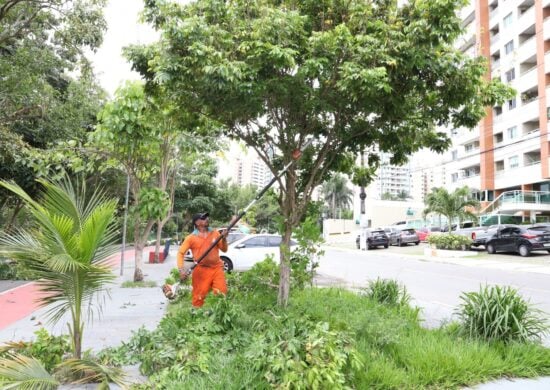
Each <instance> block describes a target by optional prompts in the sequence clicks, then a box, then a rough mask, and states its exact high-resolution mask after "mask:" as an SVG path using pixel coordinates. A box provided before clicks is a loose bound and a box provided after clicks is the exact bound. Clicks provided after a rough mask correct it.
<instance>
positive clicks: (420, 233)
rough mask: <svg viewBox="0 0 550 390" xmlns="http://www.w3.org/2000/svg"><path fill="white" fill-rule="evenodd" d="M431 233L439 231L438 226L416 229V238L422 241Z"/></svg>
mask: <svg viewBox="0 0 550 390" xmlns="http://www.w3.org/2000/svg"><path fill="white" fill-rule="evenodd" d="M433 233H438V234H439V233H441V228H440V227H438V226H432V227H421V228H420V229H416V235H417V236H418V239H419V240H420V241H422V242H424V241H426V240H427V239H428V236H429V235H430V234H433Z"/></svg>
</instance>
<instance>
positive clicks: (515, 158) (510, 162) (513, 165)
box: [508, 156, 519, 169]
mask: <svg viewBox="0 0 550 390" xmlns="http://www.w3.org/2000/svg"><path fill="white" fill-rule="evenodd" d="M508 166H509V167H510V169H513V168H517V167H519V159H518V156H512V157H510V158H509V159H508Z"/></svg>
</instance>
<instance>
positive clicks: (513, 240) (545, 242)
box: [485, 226, 550, 256]
mask: <svg viewBox="0 0 550 390" xmlns="http://www.w3.org/2000/svg"><path fill="white" fill-rule="evenodd" d="M485 248H487V253H491V254H492V253H496V252H517V253H519V254H520V255H521V256H529V255H530V254H531V252H532V251H540V250H543V251H547V252H549V253H550V232H549V231H541V230H531V229H527V228H524V227H520V226H516V227H506V228H504V229H500V230H498V231H497V232H496V233H495V234H494V235H493V236H492V237H491V238H490V239H488V240H487V242H486V243H485Z"/></svg>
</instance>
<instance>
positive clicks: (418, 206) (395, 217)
mask: <svg viewBox="0 0 550 390" xmlns="http://www.w3.org/2000/svg"><path fill="white" fill-rule="evenodd" d="M424 208H425V206H424V203H422V202H412V201H404V202H402V201H391V200H377V199H368V198H367V199H366V200H365V215H364V216H362V215H361V214H359V212H358V210H355V213H354V219H355V221H357V222H360V224H361V226H364V227H380V226H388V225H393V224H395V223H396V222H400V221H409V220H413V219H420V218H422V211H423V210H424ZM409 210H410V211H411V212H412V215H407V211H409ZM357 226H358V227H359V224H358V225H357Z"/></svg>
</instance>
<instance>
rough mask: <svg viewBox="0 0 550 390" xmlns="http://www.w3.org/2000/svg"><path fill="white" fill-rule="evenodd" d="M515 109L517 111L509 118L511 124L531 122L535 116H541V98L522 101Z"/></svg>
mask: <svg viewBox="0 0 550 390" xmlns="http://www.w3.org/2000/svg"><path fill="white" fill-rule="evenodd" d="M513 111H515V112H514V116H513V117H510V118H509V121H510V126H512V125H514V124H521V123H524V122H529V121H530V120H532V119H533V118H538V116H539V100H538V99H535V100H532V101H530V102H528V103H522V104H521V105H520V106H519V107H517V108H516V109H515V110H513ZM513 111H512V112H513Z"/></svg>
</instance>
